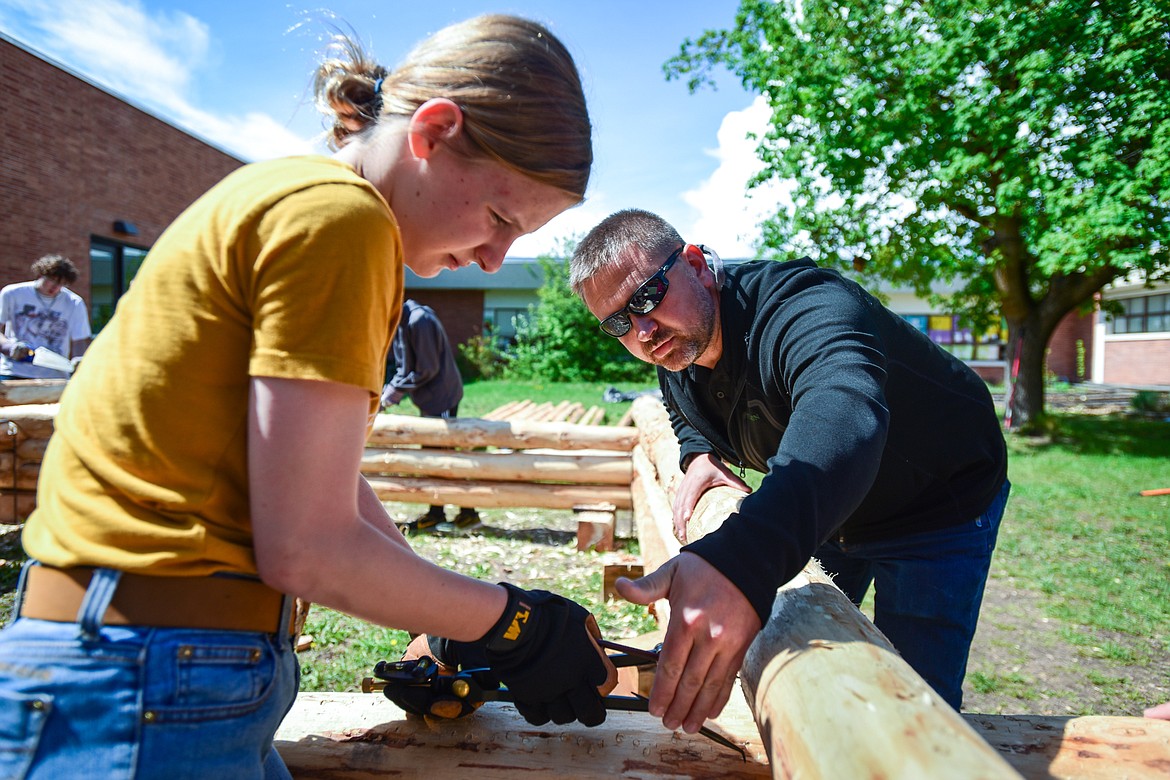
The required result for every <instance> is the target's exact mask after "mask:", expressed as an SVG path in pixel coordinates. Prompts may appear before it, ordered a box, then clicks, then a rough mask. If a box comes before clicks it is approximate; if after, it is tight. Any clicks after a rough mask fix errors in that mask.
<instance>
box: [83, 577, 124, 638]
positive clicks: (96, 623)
mask: <svg viewBox="0 0 1170 780" xmlns="http://www.w3.org/2000/svg"><path fill="white" fill-rule="evenodd" d="M121 577H122V571H121V570H120V569H100V568H99V569H94V570H93V576H92V577H91V578H90V580H89V587H88V588H86V590H85V598H84V599H82V601H81V608H80V609H78V610H77V622H78V624H79V625H80V626H81V638H82V639H84V640H86V641H89V642H95V641H97V639H98V631H99V630H100V629H101V627H102V619H103V618H104V617H105V616H106V610H107V609H109V607H110V602H111V601H113V599H114V591H115V590H117V589H118V580H119V579H121Z"/></svg>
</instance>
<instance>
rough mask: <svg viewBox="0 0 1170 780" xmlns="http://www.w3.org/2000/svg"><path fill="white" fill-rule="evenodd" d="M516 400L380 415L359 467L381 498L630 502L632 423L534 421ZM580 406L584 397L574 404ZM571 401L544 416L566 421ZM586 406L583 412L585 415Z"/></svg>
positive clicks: (548, 504) (470, 502)
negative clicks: (473, 409)
mask: <svg viewBox="0 0 1170 780" xmlns="http://www.w3.org/2000/svg"><path fill="white" fill-rule="evenodd" d="M524 403H528V402H521V403H519V404H517V406H516V407H512V408H505V407H501V409H500V410H497V411H496V412H495V413H494V414H493V417H496V418H500V419H489V418H486V417H485V418H482V419H481V418H469V417H462V418H457V419H452V420H442V419H437V418H424V417H413V416H407V415H396V414H383V415H379V416H378V419H377V421H376V423H375V425H374V430H373V432H372V433H371V435H370V438H369V441H368V443H367V449H366V452H365V456H364V457H363V459H362V472H363V473H364V474H365V475H366V477H367V479H368V480H369V482H370V485H371V486H373V488H374V492H375V493H377V495H378V497H379V498H381V499H382V500H383V501H398V502H406V503H419V504H454V505H456V506H470V507H478V508H485V507H505V506H517V507H534V508H539V509H574V508H578V507H598V506H606V507H610V508H617V509H628V508H630V506H632V498H631V496H630V482H631V480H632V474H633V468H632V465H631V462H630V451H631V450H632V449H633V447H634V444H635V442H636V441H637V437H638V432H637V431H636V430H634V429H616V428H609V427H604V426H598V425H582V424H580V423H571V422H553V421H550V420H544V419H538V420H535V419H531V418H530V417H528V416H526V415H521V416H520V417H519V418H517V419H513V417H512V415H514V414H515V413H516V411H517V409H521V410H523V409H528V408H529V407H527V406H524V405H523V404H524ZM577 406H580V404H577ZM572 407H573V405H572V404H569V403H568V402H565V403H562V404H558V405H556V406H550V408H549V409H547V410H544V411H542V412H540V413H539V415H538V416H540V417H542V418H543V417H550V418H553V417H555V418H563V417H567V416H572V415H573V414H574V413H575V412H576V411H577V410H575V409H573V408H572ZM583 414H584V410H582V415H583Z"/></svg>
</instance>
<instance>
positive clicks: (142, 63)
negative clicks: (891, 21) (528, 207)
mask: <svg viewBox="0 0 1170 780" xmlns="http://www.w3.org/2000/svg"><path fill="white" fill-rule="evenodd" d="M737 5H738V3H737V2H736V0H674V2H664V1H661V0H655V2H638V0H559V1H557V2H554V1H553V0H528V1H525V2H507V1H505V2H501V3H498V4H495V3H489V2H483V1H482V0H480V1H478V2H477V1H475V0H461V1H460V2H449V1H448V2H430V3H418V2H415V3H402V2H392V1H389V0H383V1H382V2H371V1H370V0H336V1H335V2H332V3H331V4H328V5H327V6H323V5H299V4H297V3H295V2H294V3H284V2H268V1H267V0H236V2H224V1H222V0H221V1H213V0H203V1H202V2H200V1H197V0H190V1H188V2H164V1H163V0H0V30H3V31H4V32H5V33H6V34H7V35H9V36H11V37H13V38H15V39H17V40H19V41H21V42H22V43H24V44H25V45H27V46H29V47H30V48H33V49H35V50H36V51H38V52H40V53H42V54H44V55H46V56H48V57H49V58H51V59H54V60H56V61H58V62H60V63H62V64H64V65H66V66H67V67H69V68H70V69H72V70H74V71H76V72H78V73H80V74H82V75H84V76H86V77H87V78H89V79H90V80H92V81H94V82H96V83H98V84H101V85H102V86H104V87H106V88H108V89H110V90H111V91H113V92H116V93H117V94H119V95H121V96H122V97H124V98H126V99H128V100H130V101H131V102H133V103H135V104H137V105H139V106H142V107H143V108H146V109H148V110H149V111H151V112H153V113H155V114H158V115H159V116H162V117H164V118H166V119H168V120H169V121H171V122H172V123H174V124H176V125H178V126H180V127H183V128H184V129H187V130H189V131H191V132H193V133H195V134H196V135H199V136H201V137H203V138H205V139H207V140H209V141H211V142H213V143H215V144H216V145H218V146H220V147H222V148H225V149H227V150H229V151H231V152H233V153H235V154H237V155H239V156H241V157H243V158H244V159H246V160H258V159H263V158H267V157H274V156H279V155H283V154H294V153H303V152H307V151H324V150H325V148H324V146H323V145H322V144H321V143H320V141H319V139H318V136H319V133H320V131H321V119H320V116H319V115H318V114H317V112H316V110H315V109H314V107H313V106H312V104H311V102H310V101H309V99H308V96H309V92H308V90H309V83H310V76H311V73H312V70H313V68H314V67H315V64H316V63H317V61H318V59H319V56H320V51H321V47H322V42H323V41H324V39H325V37H326V36H327V35H328V34H329V31H330V29H329V26H328V25H329V23H330V22H333V23H337V22H341V23H343V24H346V25H349V26H350V27H352V28H353V29H354V30H355V31H356V32H357V33H358V34H359V36H360V37H361V38H362V39H363V41H364V42H365V43H366V45H367V46H368V47H369V49H370V50H371V51H372V52H373V54H374V55H375V56H376V57H377V58H378V60H379V61H380V62H382V63H383V64H385V65H387V66H391V67H392V66H393V65H395V64H396V63H397V62H398V61H399V60H401V59H402V58H403V57H404V56H405V55H406V54H407V52H408V51H409V50H410V48H411V47H412V46H413V45H414V44H415V43H416V42H417V41H419V40H421V39H422V38H423V37H425V36H426V35H427V34H428V33H430V32H433V31H434V30H436V29H438V28H440V27H442V26H444V25H446V24H448V23H451V22H454V21H458V20H461V19H464V18H467V17H469V16H474V15H476V14H480V13H487V12H506V13H516V14H520V15H523V16H528V17H530V18H533V19H536V20H538V21H541V22H543V23H545V24H546V25H548V26H549V27H550V28H551V29H552V31H553V32H555V33H556V34H557V35H558V36H560V37H561V39H562V40H563V41H564V42H565V44H566V46H568V48H569V50H570V51H571V52H572V53H573V55H574V57H575V59H576V60H577V65H578V68H579V69H580V70H581V73H582V78H583V81H584V83H585V90H586V97H587V99H588V101H589V107H590V113H591V116H592V119H593V124H594V153H595V166H594V172H593V178H592V180H591V183H590V191H589V193H588V195H587V200H586V203H585V204H583V205H582V206H579V207H577V208H575V209H572V210H570V211H568V212H566V213H565V214H563V215H561V216H560V217H557V218H556V219H554V220H553V221H552V222H551V223H549V225H547V226H546V227H545V228H544V229H542V230H541V231H539V232H538V233H535V234H533V235H532V236H529V237H525V238H522V239H520V240H519V241H517V242H516V244H515V245H514V247H513V249H512V251H511V252H510V254H511V255H512V256H518V257H520V256H529V257H530V256H534V255H535V254H537V253H539V252H543V251H547V250H548V249H551V248H553V247H555V246H556V243H557V241H558V240H559V239H562V238H567V237H572V236H579V235H581V234H582V233H584V232H585V231H586V230H588V229H589V228H590V227H591V226H592V225H594V224H595V223H596V222H597V221H599V220H600V219H602V218H603V217H605V216H606V215H608V214H610V213H612V212H613V211H616V210H618V209H621V208H626V207H631V206H636V207H639V208H646V209H649V210H651V211H654V212H657V213H658V214H661V215H662V216H663V217H665V218H666V219H668V220H669V221H670V222H672V223H673V224H674V225H675V226H676V227H677V228H678V229H679V231H680V232H681V233H682V234H683V237H684V238H685V239H687V240H689V241H693V242H696V243H705V244H708V245H710V246H712V247H714V248H715V249H716V250H717V251H719V252H720V253H721V254H722V255H724V256H725V257H745V256H748V255H749V254H750V253H751V247H752V244H753V242H754V240H755V238H756V236H757V235H758V230H757V228H756V225H757V223H758V222H759V219H760V215H761V214H763V213H767V211H768V210H769V209H772V208H775V203H776V202H777V198H779V197H780V195H779V193H780V191H781V188H772V189H771V190H769V191H766V192H760V193H757V194H755V195H753V196H752V197H751V198H748V197H747V196H746V195H745V193H744V184H745V182H746V181H747V179H748V177H750V176H751V174H752V173H753V172H754V171H755V170H756V169H757V166H758V163H756V161H755V157H754V154H753V148H754V142H752V141H750V140H748V139H747V134H748V133H749V132H750V131H758V130H760V129H762V127H763V123H764V121H765V120H766V111H765V110H764V109H763V106H762V105H761V104H760V102H759V101H758V100H756V99H755V97H754V96H753V95H751V94H749V93H747V92H745V91H744V90H743V89H742V88H741V87H740V86H739V84H738V83H736V81H735V80H734V79H733V78H731V76H730V75H728V74H722V75H723V77H722V78H720V82H719V88H718V89H717V90H712V89H709V88H708V89H704V90H702V91H700V92H698V93H695V94H690V93H689V92H688V91H687V88H686V85H685V84H684V83H680V82H678V81H672V82H667V81H666V78H665V76H664V75H663V72H662V64H663V63H664V62H665V61H666V60H667V59H669V58H670V57H671V56H673V55H674V54H676V53H677V52H678V51H679V46H680V44H681V43H682V41H683V40H684V39H686V38H687V37H696V36H698V35H699V34H701V33H702V32H703V31H704V30H706V29H711V28H720V27H726V26H729V25H730V24H731V23H732V22H733V20H734V15H735V10H736V7H737Z"/></svg>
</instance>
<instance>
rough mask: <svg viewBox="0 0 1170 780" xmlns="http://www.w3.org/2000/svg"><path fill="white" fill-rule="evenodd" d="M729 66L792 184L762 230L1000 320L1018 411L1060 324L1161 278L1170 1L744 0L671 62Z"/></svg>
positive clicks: (1169, 140)
mask: <svg viewBox="0 0 1170 780" xmlns="http://www.w3.org/2000/svg"><path fill="white" fill-rule="evenodd" d="M724 66H725V67H727V68H728V69H730V70H731V71H732V72H733V73H734V74H736V75H737V76H738V77H739V78H740V80H741V81H742V82H743V84H744V85H745V86H746V87H748V89H750V90H753V91H757V92H759V93H760V94H762V95H764V96H765V97H766V98H767V101H768V104H769V106H770V107H771V110H772V119H771V125H770V128H769V130H768V132H767V133H766V135H765V137H763V138H762V139H760V144H759V148H758V153H759V156H760V158H761V160H762V161H763V162H764V163H765V169H764V170H763V172H762V173H761V174H760V175H759V176H758V177H757V179H756V181H755V183H756V184H759V183H762V182H765V181H768V180H779V181H791V182H794V186H795V189H794V203H795V205H794V207H792V208H790V209H789V208H783V207H780V208H778V213H776V214H775V216H773V217H771V218H769V219H768V220H767V221H766V223H765V224H764V226H763V234H764V245H765V246H766V247H769V248H772V249H784V250H799V251H803V252H808V253H811V254H813V255H814V256H815V257H816V258H817V259H818V260H819V261H820V262H822V263H826V264H838V265H851V266H853V267H854V268H856V269H864V271H863V273H864V275H866V276H869V277H871V278H874V279H877V278H880V279H884V280H886V281H888V282H892V283H895V284H906V285H910V286H912V287H913V288H914V289H915V290H916V291H917V292H918V293H919V294H920V295H923V296H928V295H929V288H930V285H931V283H932V282H935V283H942V284H950V285H957V287H958V292H957V293H956V294H955V295H954V297H953V298H951V299H950V300H951V301H952V305H953V306H955V307H956V310H957V311H959V312H962V313H964V314H965V315H966V319H967V321H968V322H969V323H970V324H972V325H974V326H975V327H977V328H979V327H982V326H986V325H989V324H992V323H996V322H998V321H999V320H1000V317H1001V316H1002V318H1003V319H1004V320H1006V322H1007V324H1008V332H1009V343H1008V360H1009V361H1014V360H1016V359H1017V358H1018V360H1019V377H1018V379H1017V381H1016V383H1015V386H1014V389H1013V394H1012V396H1013V398H1012V409H1011V412H1012V414H1013V416H1014V418H1015V421H1017V422H1019V423H1020V424H1021V425H1029V426H1035V425H1038V424H1039V422H1040V418H1041V417H1042V415H1043V412H1044V353H1045V349H1046V346H1047V344H1048V340H1049V337H1050V336H1051V334H1052V332H1053V330H1054V329H1055V327H1056V326H1057V324H1058V323H1059V322H1060V320H1061V318H1063V317H1064V316H1065V315H1066V314H1067V313H1069V312H1070V311H1073V310H1075V309H1077V308H1083V307H1087V306H1088V305H1089V303H1090V302H1091V300H1092V297H1093V295H1094V294H1095V293H1096V292H1098V291H1099V290H1100V289H1101V288H1102V287H1103V286H1104V285H1105V284H1107V283H1108V282H1110V281H1112V280H1114V279H1117V278H1119V277H1123V276H1126V275H1128V274H1130V273H1136V274H1137V275H1138V276H1139V278H1145V279H1148V280H1150V281H1154V280H1158V279H1164V278H1167V276H1170V272H1168V266H1170V250H1168V245H1170V241H1168V231H1170V216H1168V215H1170V211H1168V209H1170V13H1168V10H1167V6H1166V0H1100V1H1098V0H936V1H932V0H775V2H773V0H742V2H741V4H740V7H739V10H738V12H737V14H736V18H735V26H734V27H733V28H732V29H728V30H718V31H707V32H705V33H703V34H702V35H701V36H699V37H698V38H697V39H694V40H687V41H685V42H684V43H683V44H682V47H681V51H680V54H679V55H678V56H677V57H675V58H673V59H672V60H671V61H669V62H668V63H667V64H666V66H665V70H666V73H667V76H668V78H676V77H686V78H688V80H689V84H690V87H691V89H692V90H694V89H697V88H699V87H700V86H702V85H704V84H706V83H709V82H710V74H711V72H712V69H713V68H715V67H724Z"/></svg>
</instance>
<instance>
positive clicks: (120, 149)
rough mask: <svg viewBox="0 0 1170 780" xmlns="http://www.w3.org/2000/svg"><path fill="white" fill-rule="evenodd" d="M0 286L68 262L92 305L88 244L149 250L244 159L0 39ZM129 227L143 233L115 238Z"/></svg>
mask: <svg viewBox="0 0 1170 780" xmlns="http://www.w3.org/2000/svg"><path fill="white" fill-rule="evenodd" d="M0 103H2V104H3V110H0V160H2V161H3V162H2V164H0V213H3V214H4V218H3V219H2V220H0V247H3V252H2V253H0V285H5V284H11V283H13V282H22V281H28V280H29V279H30V278H31V275H30V271H29V266H30V265H31V264H32V262H33V261H34V260H36V259H37V258H39V257H41V256H42V255H45V254H54V253H55V254H63V255H66V256H67V257H69V258H70V259H71V260H73V262H74V263H75V264H76V265H77V267H78V269H79V270H80V272H81V276H80V278H79V279H78V280H77V281H76V282H75V283H74V284H72V285H70V289H72V290H74V292H76V293H78V294H79V295H81V297H83V298H85V299H86V303H87V304H89V303H90V273H89V249H90V240H91V238H92V237H103V238H108V239H111V240H113V241H117V242H122V243H126V244H130V245H133V246H138V247H149V246H150V245H151V244H153V243H154V242H155V240H157V239H158V236H159V234H160V233H161V232H162V231H163V229H164V228H165V227H166V226H167V225H168V224H169V223H170V222H171V221H172V220H174V218H175V217H177V216H178V215H179V213H180V212H181V211H182V210H183V209H184V208H185V207H186V206H187V205H189V204H190V203H191V202H192V201H193V200H195V198H197V197H198V196H199V195H201V194H202V193H203V192H204V191H206V190H207V189H208V188H209V187H211V185H212V184H214V183H215V182H217V181H219V180H220V179H221V178H223V177H224V176H225V175H226V174H228V173H229V172H230V171H232V170H234V169H236V168H238V167H240V166H241V165H243V161H241V160H239V159H237V158H235V157H233V156H232V155H230V154H228V153H226V152H224V151H223V150H221V149H218V148H216V147H214V146H211V145H210V144H208V143H206V142H205V141H202V140H200V139H198V138H196V137H194V136H192V135H190V134H188V133H185V132H183V131H182V130H179V129H178V128H176V127H174V126H172V125H170V124H168V123H166V122H164V121H162V120H161V119H158V118H157V117H154V116H151V115H150V114H148V113H146V112H145V111H142V110H141V109H139V108H137V107H135V106H133V105H131V104H130V103H127V102H126V101H125V100H124V99H122V98H119V97H117V96H115V95H113V94H110V93H109V92H106V91H105V90H103V89H101V88H100V87H97V86H96V85H94V84H91V83H90V82H88V81H85V80H84V79H82V78H80V77H78V76H76V75H74V74H72V73H70V72H69V71H67V70H65V69H63V68H62V67H61V66H59V65H57V64H55V63H53V62H51V61H49V60H47V59H44V58H42V57H41V56H39V55H37V54H35V53H33V52H31V51H29V50H27V49H25V48H24V47H22V46H21V45H20V44H19V43H17V42H16V41H14V40H12V39H11V38H8V37H6V36H4V35H2V34H0ZM119 221H120V222H124V223H129V224H131V225H133V226H134V228H135V229H136V230H137V235H129V234H127V233H120V232H117V231H116V230H115V228H114V223H115V222H119Z"/></svg>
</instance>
